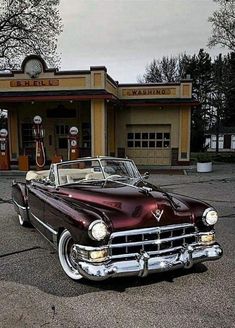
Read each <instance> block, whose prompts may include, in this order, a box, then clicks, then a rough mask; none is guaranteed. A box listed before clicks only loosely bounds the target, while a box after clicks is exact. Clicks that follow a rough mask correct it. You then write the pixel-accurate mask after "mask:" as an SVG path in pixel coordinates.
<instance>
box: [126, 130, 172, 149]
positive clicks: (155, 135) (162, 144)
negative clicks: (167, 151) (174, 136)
mask: <svg viewBox="0 0 235 328" xmlns="http://www.w3.org/2000/svg"><path fill="white" fill-rule="evenodd" d="M127 147H128V148H169V147H170V133H169V132H128V133H127Z"/></svg>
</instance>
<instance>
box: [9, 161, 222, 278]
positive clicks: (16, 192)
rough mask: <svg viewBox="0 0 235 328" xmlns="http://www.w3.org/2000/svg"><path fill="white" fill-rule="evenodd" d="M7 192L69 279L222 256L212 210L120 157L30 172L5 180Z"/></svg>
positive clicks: (150, 270) (123, 273)
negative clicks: (159, 184)
mask: <svg viewBox="0 0 235 328" xmlns="http://www.w3.org/2000/svg"><path fill="white" fill-rule="evenodd" d="M12 198H13V203H14V206H15V210H16V212H17V214H18V218H19V222H20V224H21V225H28V224H32V225H33V226H34V227H35V228H37V229H38V230H39V231H40V232H41V233H42V234H43V235H44V236H45V237H46V238H47V239H48V240H49V241H50V242H51V243H52V244H53V245H54V246H55V247H56V248H57V249H58V254H59V260H60V263H61V265H62V268H63V270H64V271H65V273H66V274H67V275H68V276H69V277H70V278H72V279H74V280H78V279H80V278H82V277H85V278H88V279H92V280H102V279H106V278H108V277H115V276H128V275H139V276H146V275H147V274H149V273H154V272H162V271H169V270H173V269H178V268H189V267H191V266H192V265H193V264H195V263H199V262H203V261H209V260H215V259H218V258H220V257H221V256H222V249H221V247H220V245H219V244H218V243H216V242H215V232H214V224H215V223H216V221H217V213H216V211H215V210H214V209H213V208H211V206H209V205H208V204H207V203H205V202H202V201H198V200H196V199H193V198H189V197H186V196H181V195H177V194H172V193H167V192H166V191H164V190H162V189H160V188H158V187H156V186H154V185H152V184H150V183H148V182H146V181H145V179H143V177H141V175H140V173H139V172H138V170H137V168H136V166H135V164H134V163H133V161H131V160H128V159H118V158H111V157H100V158H86V159H79V160H76V161H70V162H63V163H59V164H52V166H51V169H50V171H40V172H32V171H30V172H28V174H27V176H26V182H25V183H16V182H13V185H12Z"/></svg>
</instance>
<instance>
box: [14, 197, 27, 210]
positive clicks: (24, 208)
mask: <svg viewBox="0 0 235 328" xmlns="http://www.w3.org/2000/svg"><path fill="white" fill-rule="evenodd" d="M12 201H13V203H14V204H15V205H16V206H18V207H19V208H21V209H22V210H24V211H26V210H28V209H29V207H26V206H22V205H20V204H18V203H17V202H16V201H15V200H14V199H13V198H12Z"/></svg>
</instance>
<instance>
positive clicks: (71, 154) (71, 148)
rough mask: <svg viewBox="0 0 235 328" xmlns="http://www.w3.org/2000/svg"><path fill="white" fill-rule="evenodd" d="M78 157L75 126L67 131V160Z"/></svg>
mask: <svg viewBox="0 0 235 328" xmlns="http://www.w3.org/2000/svg"><path fill="white" fill-rule="evenodd" d="M78 156H79V145H78V128H76V127H75V126H73V127H71V128H70V129H69V135H68V160H71V161H72V160H74V159H77V158H78Z"/></svg>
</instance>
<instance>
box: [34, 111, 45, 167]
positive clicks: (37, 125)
mask: <svg viewBox="0 0 235 328" xmlns="http://www.w3.org/2000/svg"><path fill="white" fill-rule="evenodd" d="M33 122H34V125H33V136H34V138H35V143H36V165H37V170H41V169H42V168H43V167H44V165H45V161H46V157H45V150H44V144H43V138H44V130H43V128H42V118H41V116H39V115H37V116H35V117H34V119H33Z"/></svg>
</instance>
